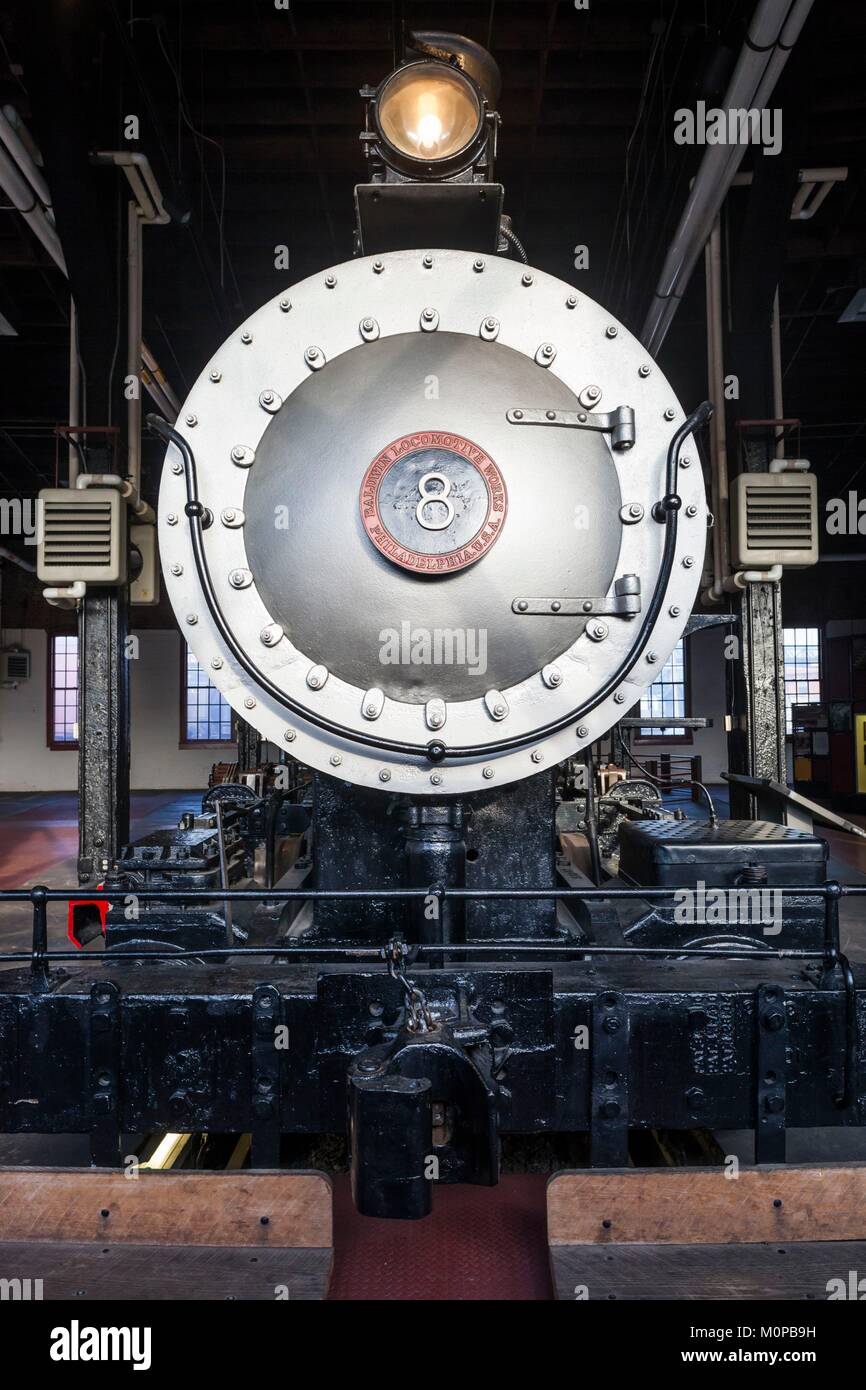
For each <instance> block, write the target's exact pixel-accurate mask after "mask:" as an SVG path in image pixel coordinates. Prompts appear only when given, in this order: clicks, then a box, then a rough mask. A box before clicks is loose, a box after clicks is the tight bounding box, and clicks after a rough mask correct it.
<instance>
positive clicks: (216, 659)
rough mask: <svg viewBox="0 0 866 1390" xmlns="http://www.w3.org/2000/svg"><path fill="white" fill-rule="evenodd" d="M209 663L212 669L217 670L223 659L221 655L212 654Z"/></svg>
mask: <svg viewBox="0 0 866 1390" xmlns="http://www.w3.org/2000/svg"><path fill="white" fill-rule="evenodd" d="M210 664H211V666H212V667H213V669H214V670H215V671H219V670H220V668H221V667H222V664H223V659H222V657H221V656H214V657H212V658H211V663H210Z"/></svg>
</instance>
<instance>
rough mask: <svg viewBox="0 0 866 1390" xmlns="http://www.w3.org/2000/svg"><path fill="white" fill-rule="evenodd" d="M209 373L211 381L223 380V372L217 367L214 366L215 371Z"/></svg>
mask: <svg viewBox="0 0 866 1390" xmlns="http://www.w3.org/2000/svg"><path fill="white" fill-rule="evenodd" d="M209 375H210V379H211V381H221V380H222V372H218V371H217V369H216V367H214V369H213V371H212V372H210V373H209Z"/></svg>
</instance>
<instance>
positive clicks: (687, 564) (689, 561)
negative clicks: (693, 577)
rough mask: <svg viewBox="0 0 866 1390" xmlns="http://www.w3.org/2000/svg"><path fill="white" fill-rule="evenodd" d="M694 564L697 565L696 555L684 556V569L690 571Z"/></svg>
mask: <svg viewBox="0 0 866 1390" xmlns="http://www.w3.org/2000/svg"><path fill="white" fill-rule="evenodd" d="M694 563H695V557H694V555H684V556H683V569H687V570H690V569H691V567H692V565H693V564H694Z"/></svg>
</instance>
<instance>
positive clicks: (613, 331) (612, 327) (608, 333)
mask: <svg viewBox="0 0 866 1390" xmlns="http://www.w3.org/2000/svg"><path fill="white" fill-rule="evenodd" d="M604 332H605V337H607V338H615V337H616V335H617V332H618V329H617V326H616V324H615V323H610V324H608V326H607V328H606V329H605V330H604Z"/></svg>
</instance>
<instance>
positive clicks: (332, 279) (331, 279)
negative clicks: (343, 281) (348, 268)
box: [325, 275, 337, 290]
mask: <svg viewBox="0 0 866 1390" xmlns="http://www.w3.org/2000/svg"><path fill="white" fill-rule="evenodd" d="M336 283H337V277H336V275H326V276H325V284H326V285H327V286H328V289H329V290H332V289H333V288H334V286H335V285H336Z"/></svg>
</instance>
